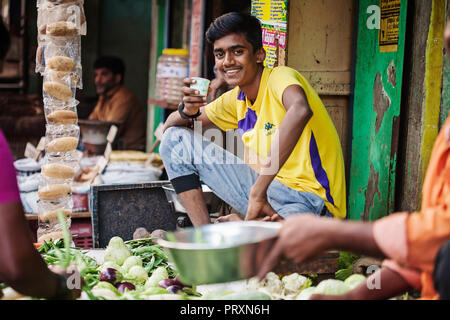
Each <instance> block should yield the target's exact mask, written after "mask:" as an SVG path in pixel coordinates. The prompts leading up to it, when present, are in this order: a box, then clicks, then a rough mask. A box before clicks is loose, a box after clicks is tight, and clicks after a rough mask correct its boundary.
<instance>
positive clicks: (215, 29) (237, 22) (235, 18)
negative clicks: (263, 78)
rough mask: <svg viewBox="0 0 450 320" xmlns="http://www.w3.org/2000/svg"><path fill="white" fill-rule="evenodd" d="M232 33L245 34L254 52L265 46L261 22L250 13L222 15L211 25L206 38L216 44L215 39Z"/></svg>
mask: <svg viewBox="0 0 450 320" xmlns="http://www.w3.org/2000/svg"><path fill="white" fill-rule="evenodd" d="M232 33H241V34H243V35H244V36H245V38H246V40H247V41H248V42H249V43H250V44H251V45H252V46H253V52H256V51H258V50H259V49H261V48H262V47H263V41H262V30H261V23H260V22H259V20H258V18H256V17H254V16H252V15H251V14H248V13H240V12H230V13H227V14H224V15H223V16H220V17H219V18H217V19H216V20H214V22H213V23H211V25H210V26H209V28H208V31H206V39H207V40H208V42H210V43H212V44H214V41H216V40H218V39H220V38H223V37H225V36H227V35H229V34H232Z"/></svg>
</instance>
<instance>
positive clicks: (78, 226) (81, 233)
mask: <svg viewBox="0 0 450 320" xmlns="http://www.w3.org/2000/svg"><path fill="white" fill-rule="evenodd" d="M70 233H71V234H72V240H73V242H74V243H75V246H76V247H77V248H82V249H92V248H93V241H92V223H91V221H90V220H89V221H80V220H75V219H73V220H72V226H71V227H70Z"/></svg>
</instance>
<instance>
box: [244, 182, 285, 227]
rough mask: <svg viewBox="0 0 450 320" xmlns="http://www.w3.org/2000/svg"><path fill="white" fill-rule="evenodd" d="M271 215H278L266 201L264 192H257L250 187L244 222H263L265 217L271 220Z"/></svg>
mask: <svg viewBox="0 0 450 320" xmlns="http://www.w3.org/2000/svg"><path fill="white" fill-rule="evenodd" d="M273 215H278V214H277V212H276V211H275V210H274V208H272V206H271V205H270V203H269V202H268V201H267V195H266V190H263V191H261V192H259V191H257V189H255V187H252V190H251V191H250V196H249V199H248V208H247V214H246V216H245V220H246V221H252V220H264V219H267V218H266V217H270V218H271V217H272V216H273ZM266 221H267V220H266Z"/></svg>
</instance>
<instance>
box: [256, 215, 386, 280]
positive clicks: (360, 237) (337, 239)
mask: <svg viewBox="0 0 450 320" xmlns="http://www.w3.org/2000/svg"><path fill="white" fill-rule="evenodd" d="M328 250H344V251H351V252H354V253H359V254H364V255H368V256H372V257H380V258H383V257H385V256H384V253H383V252H382V251H381V249H380V248H379V247H378V245H377V244H376V242H375V239H374V236H373V224H371V223H364V222H351V221H341V220H333V219H329V218H321V217H317V216H314V215H312V214H303V215H294V216H291V217H289V218H287V219H286V220H284V221H283V225H282V227H281V229H280V232H279V235H278V239H277V241H276V242H275V244H274V246H273V248H272V249H271V251H270V253H269V255H268V256H267V258H266V259H265V260H264V262H263V263H262V265H261V267H260V271H259V272H258V277H259V278H260V279H263V278H264V276H265V275H266V274H267V273H268V272H270V271H271V270H272V269H273V268H274V267H275V266H276V264H277V263H278V261H279V259H280V257H281V256H284V257H286V258H288V259H291V260H293V261H295V262H296V263H302V262H306V261H308V260H311V259H313V258H315V257H317V256H319V255H321V254H323V253H324V252H325V251H328Z"/></svg>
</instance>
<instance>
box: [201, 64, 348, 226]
mask: <svg viewBox="0 0 450 320" xmlns="http://www.w3.org/2000/svg"><path fill="white" fill-rule="evenodd" d="M291 85H299V86H301V87H302V88H303V90H304V91H305V94H306V96H307V99H308V103H309V105H310V108H311V110H312V112H313V114H314V115H313V116H312V118H311V119H310V120H309V122H308V123H307V125H306V126H305V129H304V130H303V133H302V135H301V137H300V140H299V141H298V143H297V145H296V146H295V148H294V150H293V151H292V153H291V155H290V157H289V158H288V160H287V161H286V163H285V164H284V166H283V167H282V168H281V169H280V171H279V172H278V174H277V176H276V177H275V179H277V180H278V181H280V182H281V183H283V184H284V185H286V186H288V187H289V188H291V189H294V190H297V191H300V192H311V193H313V194H316V195H318V196H319V197H321V198H322V199H324V200H325V201H326V202H325V205H326V207H327V209H328V210H329V211H330V212H331V213H332V214H333V215H334V216H335V217H337V218H345V216H346V211H347V210H346V189H345V167H344V158H343V155H342V148H341V143H340V141H339V136H338V134H337V131H336V128H335V127H334V124H333V121H332V120H331V118H330V116H329V115H328V112H327V111H326V109H325V106H324V105H323V103H322V101H321V100H320V98H319V96H318V95H317V93H316V92H315V91H314V89H313V88H312V87H311V85H310V84H309V83H308V81H307V80H306V79H305V78H304V77H303V76H302V75H301V74H300V73H298V72H297V71H295V70H294V69H292V68H289V67H276V68H273V69H271V68H265V69H264V73H263V75H262V79H261V83H260V87H259V92H258V97H257V99H256V101H255V103H254V104H253V105H252V104H251V103H250V101H249V100H248V99H247V97H246V96H245V94H244V93H243V92H242V91H241V90H240V88H239V87H236V88H234V89H233V90H231V91H229V92H227V93H225V94H223V95H222V96H221V97H220V98H218V99H216V100H215V101H213V102H212V103H210V104H208V105H207V106H206V108H205V111H206V115H207V116H208V118H209V119H210V120H211V121H212V122H213V123H214V124H215V125H216V126H218V127H219V128H220V129H222V130H223V131H227V130H233V129H238V130H239V133H240V135H241V138H242V141H243V142H244V145H245V146H246V147H247V148H249V149H251V150H253V151H254V152H256V154H257V155H258V156H260V157H261V158H263V159H264V158H266V157H267V155H268V153H269V151H270V148H271V144H272V139H273V137H274V136H275V134H276V132H277V131H278V128H279V127H280V125H281V122H282V121H283V118H284V116H285V114H286V108H285V107H284V106H283V103H282V101H283V93H284V90H285V89H286V88H288V87H289V86H291Z"/></svg>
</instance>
